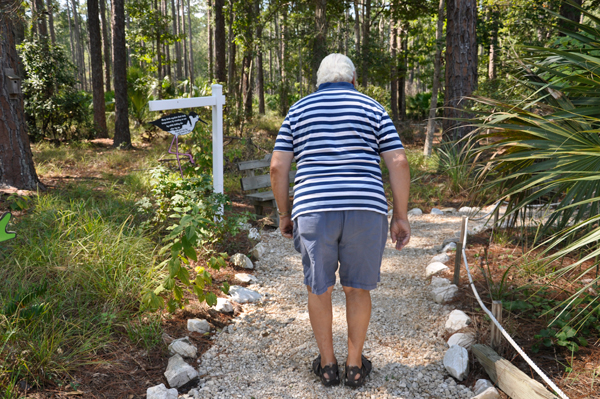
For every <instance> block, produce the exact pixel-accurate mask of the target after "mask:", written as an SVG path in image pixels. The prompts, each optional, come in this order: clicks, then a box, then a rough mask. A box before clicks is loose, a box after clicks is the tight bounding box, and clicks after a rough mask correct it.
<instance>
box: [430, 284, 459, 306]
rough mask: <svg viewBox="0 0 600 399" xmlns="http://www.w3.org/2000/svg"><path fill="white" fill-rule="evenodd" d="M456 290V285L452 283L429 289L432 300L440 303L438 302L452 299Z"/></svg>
mask: <svg viewBox="0 0 600 399" xmlns="http://www.w3.org/2000/svg"><path fill="white" fill-rule="evenodd" d="M457 292H458V287H457V286H456V285H454V284H450V285H446V286H442V287H435V288H433V289H432V290H431V294H432V296H433V300H434V301H435V302H436V303H440V304H442V303H446V302H450V301H451V300H452V299H454V297H455V296H456V293H457Z"/></svg>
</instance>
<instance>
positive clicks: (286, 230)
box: [279, 215, 294, 238]
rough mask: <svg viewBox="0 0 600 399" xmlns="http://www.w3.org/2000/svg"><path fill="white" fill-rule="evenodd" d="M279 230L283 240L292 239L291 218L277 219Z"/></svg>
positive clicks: (292, 225) (292, 227)
mask: <svg viewBox="0 0 600 399" xmlns="http://www.w3.org/2000/svg"><path fill="white" fill-rule="evenodd" d="M279 229H280V230H281V235H282V236H284V237H285V238H292V236H293V233H294V222H293V221H292V217H291V216H289V215H288V216H283V217H280V218H279Z"/></svg>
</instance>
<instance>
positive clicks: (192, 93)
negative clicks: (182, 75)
mask: <svg viewBox="0 0 600 399" xmlns="http://www.w3.org/2000/svg"><path fill="white" fill-rule="evenodd" d="M187 3H188V14H187V17H188V36H189V40H190V43H189V46H188V47H189V51H190V95H191V96H193V95H194V48H193V47H192V38H193V37H192V7H191V6H190V0H187Z"/></svg>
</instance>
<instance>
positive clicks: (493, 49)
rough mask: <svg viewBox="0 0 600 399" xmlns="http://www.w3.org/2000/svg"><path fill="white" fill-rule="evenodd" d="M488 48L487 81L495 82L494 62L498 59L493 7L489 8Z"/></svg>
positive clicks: (496, 22) (495, 15) (495, 12)
mask: <svg viewBox="0 0 600 399" xmlns="http://www.w3.org/2000/svg"><path fill="white" fill-rule="evenodd" d="M489 16H490V22H491V27H492V29H491V31H490V48H489V62H488V79H489V80H490V81H492V80H496V61H497V58H498V54H497V47H498V13H497V11H496V10H494V8H493V6H492V7H490V13H489Z"/></svg>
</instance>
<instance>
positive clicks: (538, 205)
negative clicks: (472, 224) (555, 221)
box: [471, 201, 560, 220]
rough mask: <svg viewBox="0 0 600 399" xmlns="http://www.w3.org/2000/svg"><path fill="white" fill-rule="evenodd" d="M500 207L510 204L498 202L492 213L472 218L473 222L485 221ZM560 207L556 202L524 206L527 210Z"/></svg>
mask: <svg viewBox="0 0 600 399" xmlns="http://www.w3.org/2000/svg"><path fill="white" fill-rule="evenodd" d="M500 205H508V202H506V201H498V202H496V203H495V204H494V208H492V210H491V211H489V212H488V213H486V214H485V215H483V216H478V217H476V218H471V220H481V219H485V218H486V217H488V216H490V215H491V214H492V213H494V212H495V211H496V209H498V207H500ZM558 205H560V202H554V203H552V204H532V205H526V206H524V208H525V209H536V208H544V207H548V208H553V207H555V206H558Z"/></svg>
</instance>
